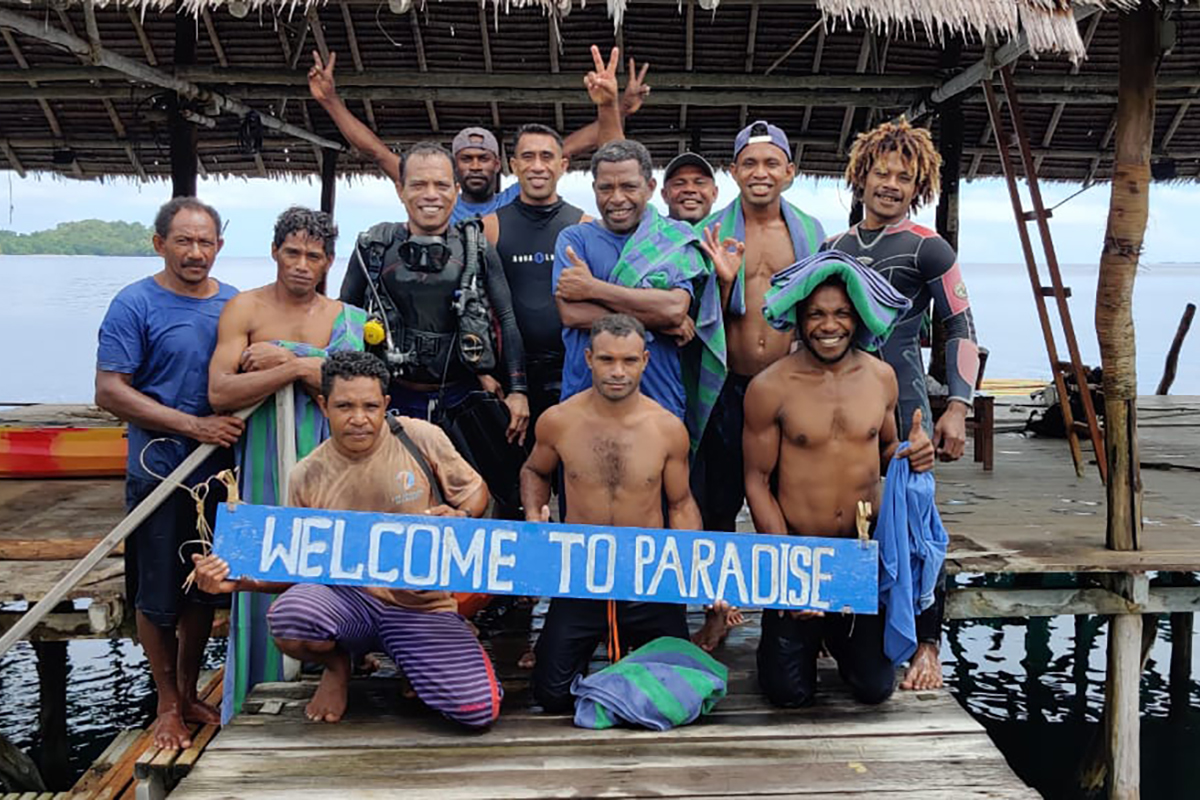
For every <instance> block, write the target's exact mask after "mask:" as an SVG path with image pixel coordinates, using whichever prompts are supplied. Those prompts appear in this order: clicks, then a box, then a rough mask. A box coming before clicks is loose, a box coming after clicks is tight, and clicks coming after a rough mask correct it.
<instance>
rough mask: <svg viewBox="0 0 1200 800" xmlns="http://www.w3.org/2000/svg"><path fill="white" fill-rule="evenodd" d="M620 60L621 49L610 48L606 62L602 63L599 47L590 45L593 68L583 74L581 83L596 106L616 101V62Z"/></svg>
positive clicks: (617, 92) (611, 103)
mask: <svg viewBox="0 0 1200 800" xmlns="http://www.w3.org/2000/svg"><path fill="white" fill-rule="evenodd" d="M620 60H621V51H620V50H618V49H617V48H615V47H614V48H613V49H612V55H611V57H610V58H609V59H608V63H607V64H605V63H604V58H603V56H601V55H600V48H599V47H597V46H596V45H592V63H593V64H594V65H595V67H596V68H595V69H594V70H592V71H591V72H589V73H588V74H587V75H584V76H583V85H584V86H586V87H587V93H588V97H590V98H592V102H593V103H595V104H596V105H598V106H610V105H614V104H615V103H616V102H617V96H618V94H619V92H620V89H619V87H618V85H617V62H619V61H620Z"/></svg>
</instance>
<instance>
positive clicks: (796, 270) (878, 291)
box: [763, 250, 912, 352]
mask: <svg viewBox="0 0 1200 800" xmlns="http://www.w3.org/2000/svg"><path fill="white" fill-rule="evenodd" d="M831 277H837V278H840V279H841V280H842V283H844V284H845V286H846V294H848V295H849V296H850V302H851V303H853V304H854V310H855V311H857V312H858V317H859V320H860V324H859V326H858V330H856V331H855V333H854V343H855V344H856V345H857V346H858V347H860V348H862V349H863V350H869V351H872V352H873V351H875V350H878V349H879V348H880V347H881V346H882V345H883V343H884V342H886V341H887V338H888V336H890V335H891V333H892V329H893V328H894V327H895V326H896V323H897V322H899V321H900V319H901V317H903V316H904V314H905V312H907V311H908V309H909V307H910V306H911V305H912V303H911V302H910V301H909V300H908V298H906V297H904V296H903V295H902V294H900V293H899V292H897V291H896V290H895V289H893V288H892V285H891V284H890V283H888V281H887V279H886V278H884V277H883V276H882V275H881V274H879V273H878V272H876V271H875V270H874V269H872V268H870V267H868V266H866V265H864V264H863V263H862V262H860V261H859V260H858V259H856V258H855V257H854V256H852V255H848V254H846V253H843V252H841V251H838V250H826V251H824V252H822V253H817V254H815V255H811V256H809V257H808V258H805V259H803V260H801V261H797V262H796V263H795V264H792V265H791V266H790V267H788V268H787V269H785V270H783V271H781V272H779V273H777V274H776V275H775V276H774V277H773V278H771V288H770V289H768V290H767V293H766V295H765V296H764V297H763V317H765V318H766V320H767V322H768V323H770V324H771V326H772V327H773V328H776V329H777V330H781V331H787V330H791V329H792V328H794V327H795V326H796V310H797V309H798V308H799V307H800V305H801V304H802V303H803V302H804V301H805V300H806V299H807V298H808V296H809V295H810V294H812V293H813V291H814V290H815V289H816V288H817V287H818V286H820V285H821V284H822V283H823V282H824V281H825V280H827V279H828V278H831Z"/></svg>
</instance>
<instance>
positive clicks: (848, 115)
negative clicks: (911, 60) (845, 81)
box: [838, 28, 875, 156]
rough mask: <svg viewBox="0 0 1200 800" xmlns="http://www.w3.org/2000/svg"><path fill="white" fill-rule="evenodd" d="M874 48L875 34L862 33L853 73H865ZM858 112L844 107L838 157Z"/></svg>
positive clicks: (842, 151) (849, 106)
mask: <svg viewBox="0 0 1200 800" xmlns="http://www.w3.org/2000/svg"><path fill="white" fill-rule="evenodd" d="M874 46H875V34H874V33H872V32H871V29H870V28H868V29H866V30H865V31H863V36H862V45H861V46H860V47H859V48H858V63H857V64H855V66H854V71H855V72H857V73H858V74H859V75H861V74H862V73H864V72H866V71H867V63H868V61H869V59H870V57H871V51H872V50H873V49H874ZM857 111H858V106H857V105H848V106H846V110H845V112H843V114H842V132H841V134H840V135H839V136H838V155H839V156H840V155H842V154H844V153H845V152H846V138H847V137H849V136H850V126H851V125H853V124H854V114H855V112H857Z"/></svg>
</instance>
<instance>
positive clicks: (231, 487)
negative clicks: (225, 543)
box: [138, 436, 241, 592]
mask: <svg viewBox="0 0 1200 800" xmlns="http://www.w3.org/2000/svg"><path fill="white" fill-rule="evenodd" d="M174 441H176V440H175V439H172V438H171V437H169V436H160V437H158V438H157V439H151V440H150V441H148V442H146V446H145V447H143V448H142V450H141V452H140V453H138V463H139V464H141V465H142V469H143V470H145V471H146V474H147V475H150V476H151V477H153V478H157V479H158V480H159V482H160V483H163V482H166V481H167V480H168V478H166V477H165V476H163V475H159V474H158V473H157V472H155V471H154V470H152V469H150V466H149V465H148V464H147V463H146V451H147V450H149V449H150V446H151V445H153V444H156V443H158V442H174ZM214 480H215V481H217V482H218V483H220V484H223V485H224V486H225V501H226V502H227V503H238V502H241V498H240V496H239V494H238V486H237V471H236V470H233V469H223V470H221V471H220V472H218V473H217V474H215V475H210V476H209V477H208V479H207V480H205V481H204V482H203V483H198V484H196V485H195V486H187V485H185V484H183V483H180V482H179V481H173V483H174V484H175V488H176V489H182V490H183V491H185V492H187V493H188V494H189V495H190V496H191V498H192V501H193V502H194V503H195V504H196V538H195V539H188V540H187V541H185V542H183V543H181V544H180V545H179V548H178V549H177V550H176V551H175V552H176V554H177V555H178V556H179V560H180V561H184V562H185V563H186V560H187V559H185V558H184V556H183V548H185V547H187V546H188V545H190V544H195V545H199V546H200V551H201V552H202V553H203V554H204V555H208V554H209V553H211V552H212V538H213V531H212V527H211V526H210V525H209V524H208V517H207V516H206V515H205V513H204V503H205V501H206V500H207V499H208V493H209V492H210V491H211V490H212V482H213V481H214ZM195 583H196V570H194V569H193V570H192V571H191V572H190V573H188V576H187V578H186V579H185V580H184V582H183V591H184V592H187V591H188V590H189V589H191V588H192V586H193V585H194V584H195Z"/></svg>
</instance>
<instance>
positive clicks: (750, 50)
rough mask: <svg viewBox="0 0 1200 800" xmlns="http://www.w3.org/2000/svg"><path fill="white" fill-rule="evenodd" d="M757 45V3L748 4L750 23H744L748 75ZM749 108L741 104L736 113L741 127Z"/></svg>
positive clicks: (752, 69)
mask: <svg viewBox="0 0 1200 800" xmlns="http://www.w3.org/2000/svg"><path fill="white" fill-rule="evenodd" d="M757 43H758V3H751V4H750V21H749V22H748V23H746V69H745V72H746V74H747V75H749V74H750V73H751V72H754V47H755V45H756V44H757ZM749 113H750V107H749V106H747V105H746V104H744V103H743V104H742V107H741V109H740V111H739V112H738V118H739V120H740V123H739V124H740V125H741V127H743V128H744V127H746V119H747V117H748V116H749Z"/></svg>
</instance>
